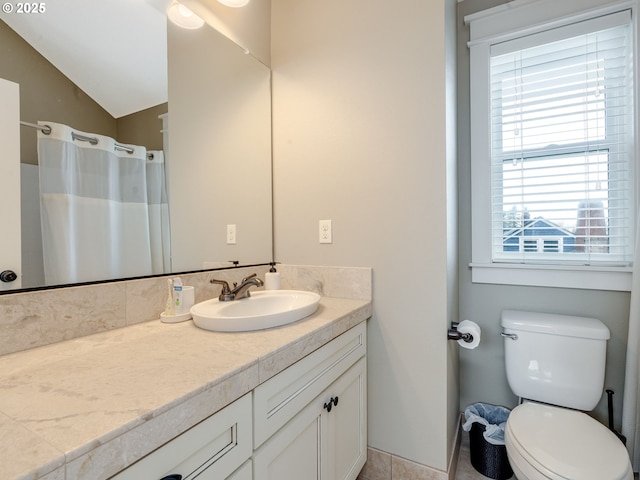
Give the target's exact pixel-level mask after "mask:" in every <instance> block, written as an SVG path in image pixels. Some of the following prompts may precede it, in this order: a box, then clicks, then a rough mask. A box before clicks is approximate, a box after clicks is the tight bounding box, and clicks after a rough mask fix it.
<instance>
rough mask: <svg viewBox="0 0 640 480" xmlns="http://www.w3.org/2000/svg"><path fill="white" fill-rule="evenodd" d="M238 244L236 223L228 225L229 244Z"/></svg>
mask: <svg viewBox="0 0 640 480" xmlns="http://www.w3.org/2000/svg"><path fill="white" fill-rule="evenodd" d="M235 244H236V226H235V224H232V225H227V245H235Z"/></svg>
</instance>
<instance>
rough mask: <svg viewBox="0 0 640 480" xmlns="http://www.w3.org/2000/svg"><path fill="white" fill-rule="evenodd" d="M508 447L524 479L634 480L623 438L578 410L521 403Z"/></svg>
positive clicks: (509, 429) (509, 428)
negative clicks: (621, 439) (620, 438)
mask: <svg viewBox="0 0 640 480" xmlns="http://www.w3.org/2000/svg"><path fill="white" fill-rule="evenodd" d="M505 443H506V447H507V456H508V458H509V463H510V464H511V468H512V469H513V471H514V473H515V475H516V477H517V478H518V480H549V479H551V480H566V479H575V480H633V469H632V468H631V462H630V461H629V454H628V453H627V450H626V448H625V447H624V445H623V444H622V442H621V441H620V440H619V439H618V437H617V436H616V435H614V434H613V433H612V432H611V431H610V430H609V429H607V428H606V427H605V426H604V425H602V424H601V423H600V422H598V421H597V420H594V419H593V418H591V417H590V416H589V415H587V414H586V413H582V412H579V411H576V410H570V409H566V408H562V407H555V406H550V405H544V404H537V403H524V404H522V405H519V406H518V407H516V408H515V409H514V410H513V411H512V412H511V415H510V416H509V420H508V421H507V425H506V427H505Z"/></svg>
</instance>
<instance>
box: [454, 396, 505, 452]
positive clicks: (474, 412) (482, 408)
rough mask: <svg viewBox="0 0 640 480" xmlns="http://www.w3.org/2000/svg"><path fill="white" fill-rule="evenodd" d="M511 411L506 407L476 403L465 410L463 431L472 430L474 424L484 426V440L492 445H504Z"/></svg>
mask: <svg viewBox="0 0 640 480" xmlns="http://www.w3.org/2000/svg"><path fill="white" fill-rule="evenodd" d="M510 413H511V410H509V409H508V408H505V407H499V406H496V405H489V404H487V403H474V404H473V405H469V406H468V407H467V408H466V409H465V410H464V419H465V422H464V424H463V425H462V429H463V430H464V431H465V432H468V431H469V430H471V426H472V425H473V424H474V423H480V424H481V425H484V427H485V430H484V434H483V435H484V438H485V440H486V441H487V442H489V443H491V444H492V445H504V429H505V426H506V424H507V419H508V418H509V414H510Z"/></svg>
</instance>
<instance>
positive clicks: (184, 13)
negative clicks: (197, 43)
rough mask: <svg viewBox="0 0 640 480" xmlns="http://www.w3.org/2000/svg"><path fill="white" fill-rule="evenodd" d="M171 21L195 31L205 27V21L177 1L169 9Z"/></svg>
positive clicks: (168, 13) (168, 14)
mask: <svg viewBox="0 0 640 480" xmlns="http://www.w3.org/2000/svg"><path fill="white" fill-rule="evenodd" d="M167 16H168V17H169V20H171V21H172V22H173V23H175V24H176V25H178V26H179V27H182V28H188V29H191V30H194V29H196V28H200V27H201V26H203V25H204V20H203V19H201V18H200V17H199V16H198V15H196V14H195V13H193V12H192V11H191V10H189V9H188V8H187V7H185V6H184V5H182V4H181V3H179V2H178V1H177V0H174V1H173V2H171V5H169V8H168V9H167Z"/></svg>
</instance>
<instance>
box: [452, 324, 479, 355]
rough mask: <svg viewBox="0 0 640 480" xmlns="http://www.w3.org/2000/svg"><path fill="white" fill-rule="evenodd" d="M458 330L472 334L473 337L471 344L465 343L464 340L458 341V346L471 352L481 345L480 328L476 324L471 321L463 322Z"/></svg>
mask: <svg viewBox="0 0 640 480" xmlns="http://www.w3.org/2000/svg"><path fill="white" fill-rule="evenodd" d="M457 330H458V332H460V333H470V334H471V336H472V337H473V340H472V341H470V342H465V341H464V340H463V339H460V340H458V345H460V346H461V347H462V348H468V349H470V350H473V349H474V348H477V347H478V345H479V344H480V327H479V326H478V324H477V323H476V322H472V321H471V320H462V321H461V322H460V323H459V324H458V328H457Z"/></svg>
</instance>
